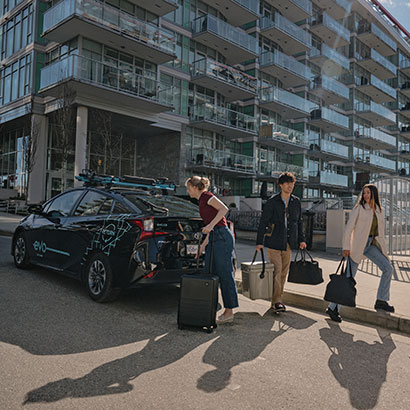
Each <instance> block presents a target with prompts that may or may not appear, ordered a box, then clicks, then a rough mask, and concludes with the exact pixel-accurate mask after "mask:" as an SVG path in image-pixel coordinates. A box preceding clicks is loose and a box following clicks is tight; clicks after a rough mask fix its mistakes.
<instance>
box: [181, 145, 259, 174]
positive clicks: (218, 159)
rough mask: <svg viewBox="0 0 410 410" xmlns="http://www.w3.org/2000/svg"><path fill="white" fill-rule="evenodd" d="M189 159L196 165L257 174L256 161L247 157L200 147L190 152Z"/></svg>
mask: <svg viewBox="0 0 410 410" xmlns="http://www.w3.org/2000/svg"><path fill="white" fill-rule="evenodd" d="M187 157H188V158H189V162H190V163H191V164H194V165H200V166H208V167H215V168H221V169H230V170H233V171H238V172H249V173H255V172H256V161H255V159H254V158H253V157H250V156H247V155H242V154H235V153H233V152H227V151H221V150H217V149H210V148H206V147H200V148H193V149H192V150H191V151H189V152H188V153H187Z"/></svg>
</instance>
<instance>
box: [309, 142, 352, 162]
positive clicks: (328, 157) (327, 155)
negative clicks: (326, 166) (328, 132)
mask: <svg viewBox="0 0 410 410" xmlns="http://www.w3.org/2000/svg"><path fill="white" fill-rule="evenodd" d="M309 142H310V144H309V152H308V155H309V157H312V158H321V159H324V160H325V161H332V160H334V161H337V160H340V159H348V158H349V148H348V147H347V146H345V145H342V144H338V143H337V142H333V141H328V140H324V139H322V140H320V142H319V141H309Z"/></svg>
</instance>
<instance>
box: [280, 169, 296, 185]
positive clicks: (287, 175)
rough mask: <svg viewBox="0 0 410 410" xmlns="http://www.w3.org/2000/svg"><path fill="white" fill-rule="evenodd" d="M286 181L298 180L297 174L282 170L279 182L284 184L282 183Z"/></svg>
mask: <svg viewBox="0 0 410 410" xmlns="http://www.w3.org/2000/svg"><path fill="white" fill-rule="evenodd" d="M285 182H296V178H295V176H294V175H293V174H292V172H288V171H286V172H282V173H281V174H280V175H279V179H278V184H279V185H282V184H284V183H285Z"/></svg>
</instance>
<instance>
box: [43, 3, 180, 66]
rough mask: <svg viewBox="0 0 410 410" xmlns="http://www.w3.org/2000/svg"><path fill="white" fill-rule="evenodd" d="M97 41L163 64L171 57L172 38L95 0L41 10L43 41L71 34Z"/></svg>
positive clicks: (172, 52) (174, 43) (64, 40)
mask: <svg viewBox="0 0 410 410" xmlns="http://www.w3.org/2000/svg"><path fill="white" fill-rule="evenodd" d="M79 34H81V35H83V36H84V37H87V38H89V39H91V40H95V41H101V39H104V42H105V43H106V44H110V46H112V47H116V48H118V49H124V48H125V49H126V50H127V52H128V53H133V54H136V55H140V56H144V58H145V59H146V60H150V61H153V62H155V63H156V64H163V63H165V62H167V61H170V60H173V59H174V58H175V57H176V55H175V49H176V37H175V36H170V35H169V34H168V33H166V32H165V31H163V30H161V29H160V28H158V27H154V26H151V25H150V24H147V23H146V22H144V21H140V20H138V19H137V18H135V17H134V16H131V15H129V14H127V13H124V12H122V11H119V10H118V9H116V8H114V7H111V6H108V5H107V4H104V3H100V2H98V1H93V0H88V1H87V2H83V1H81V0H63V1H61V2H60V3H57V4H56V5H55V6H54V7H52V8H50V9H49V10H47V11H46V12H45V13H44V31H43V34H42V36H43V37H45V38H46V39H47V40H50V41H56V42H58V43H64V42H66V41H68V40H70V39H71V38H72V37H73V36H74V35H79Z"/></svg>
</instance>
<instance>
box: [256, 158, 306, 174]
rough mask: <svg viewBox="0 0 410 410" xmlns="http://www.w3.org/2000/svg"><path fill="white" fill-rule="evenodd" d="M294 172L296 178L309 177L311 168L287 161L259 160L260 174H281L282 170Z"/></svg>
mask: <svg viewBox="0 0 410 410" xmlns="http://www.w3.org/2000/svg"><path fill="white" fill-rule="evenodd" d="M286 171H288V172H292V173H293V175H295V177H296V179H307V178H308V176H309V170H308V169H306V168H304V167H301V166H299V165H293V164H287V163H285V162H279V161H275V162H272V163H267V162H262V160H261V159H259V161H258V174H259V175H264V176H272V175H279V174H281V173H282V172H286Z"/></svg>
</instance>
